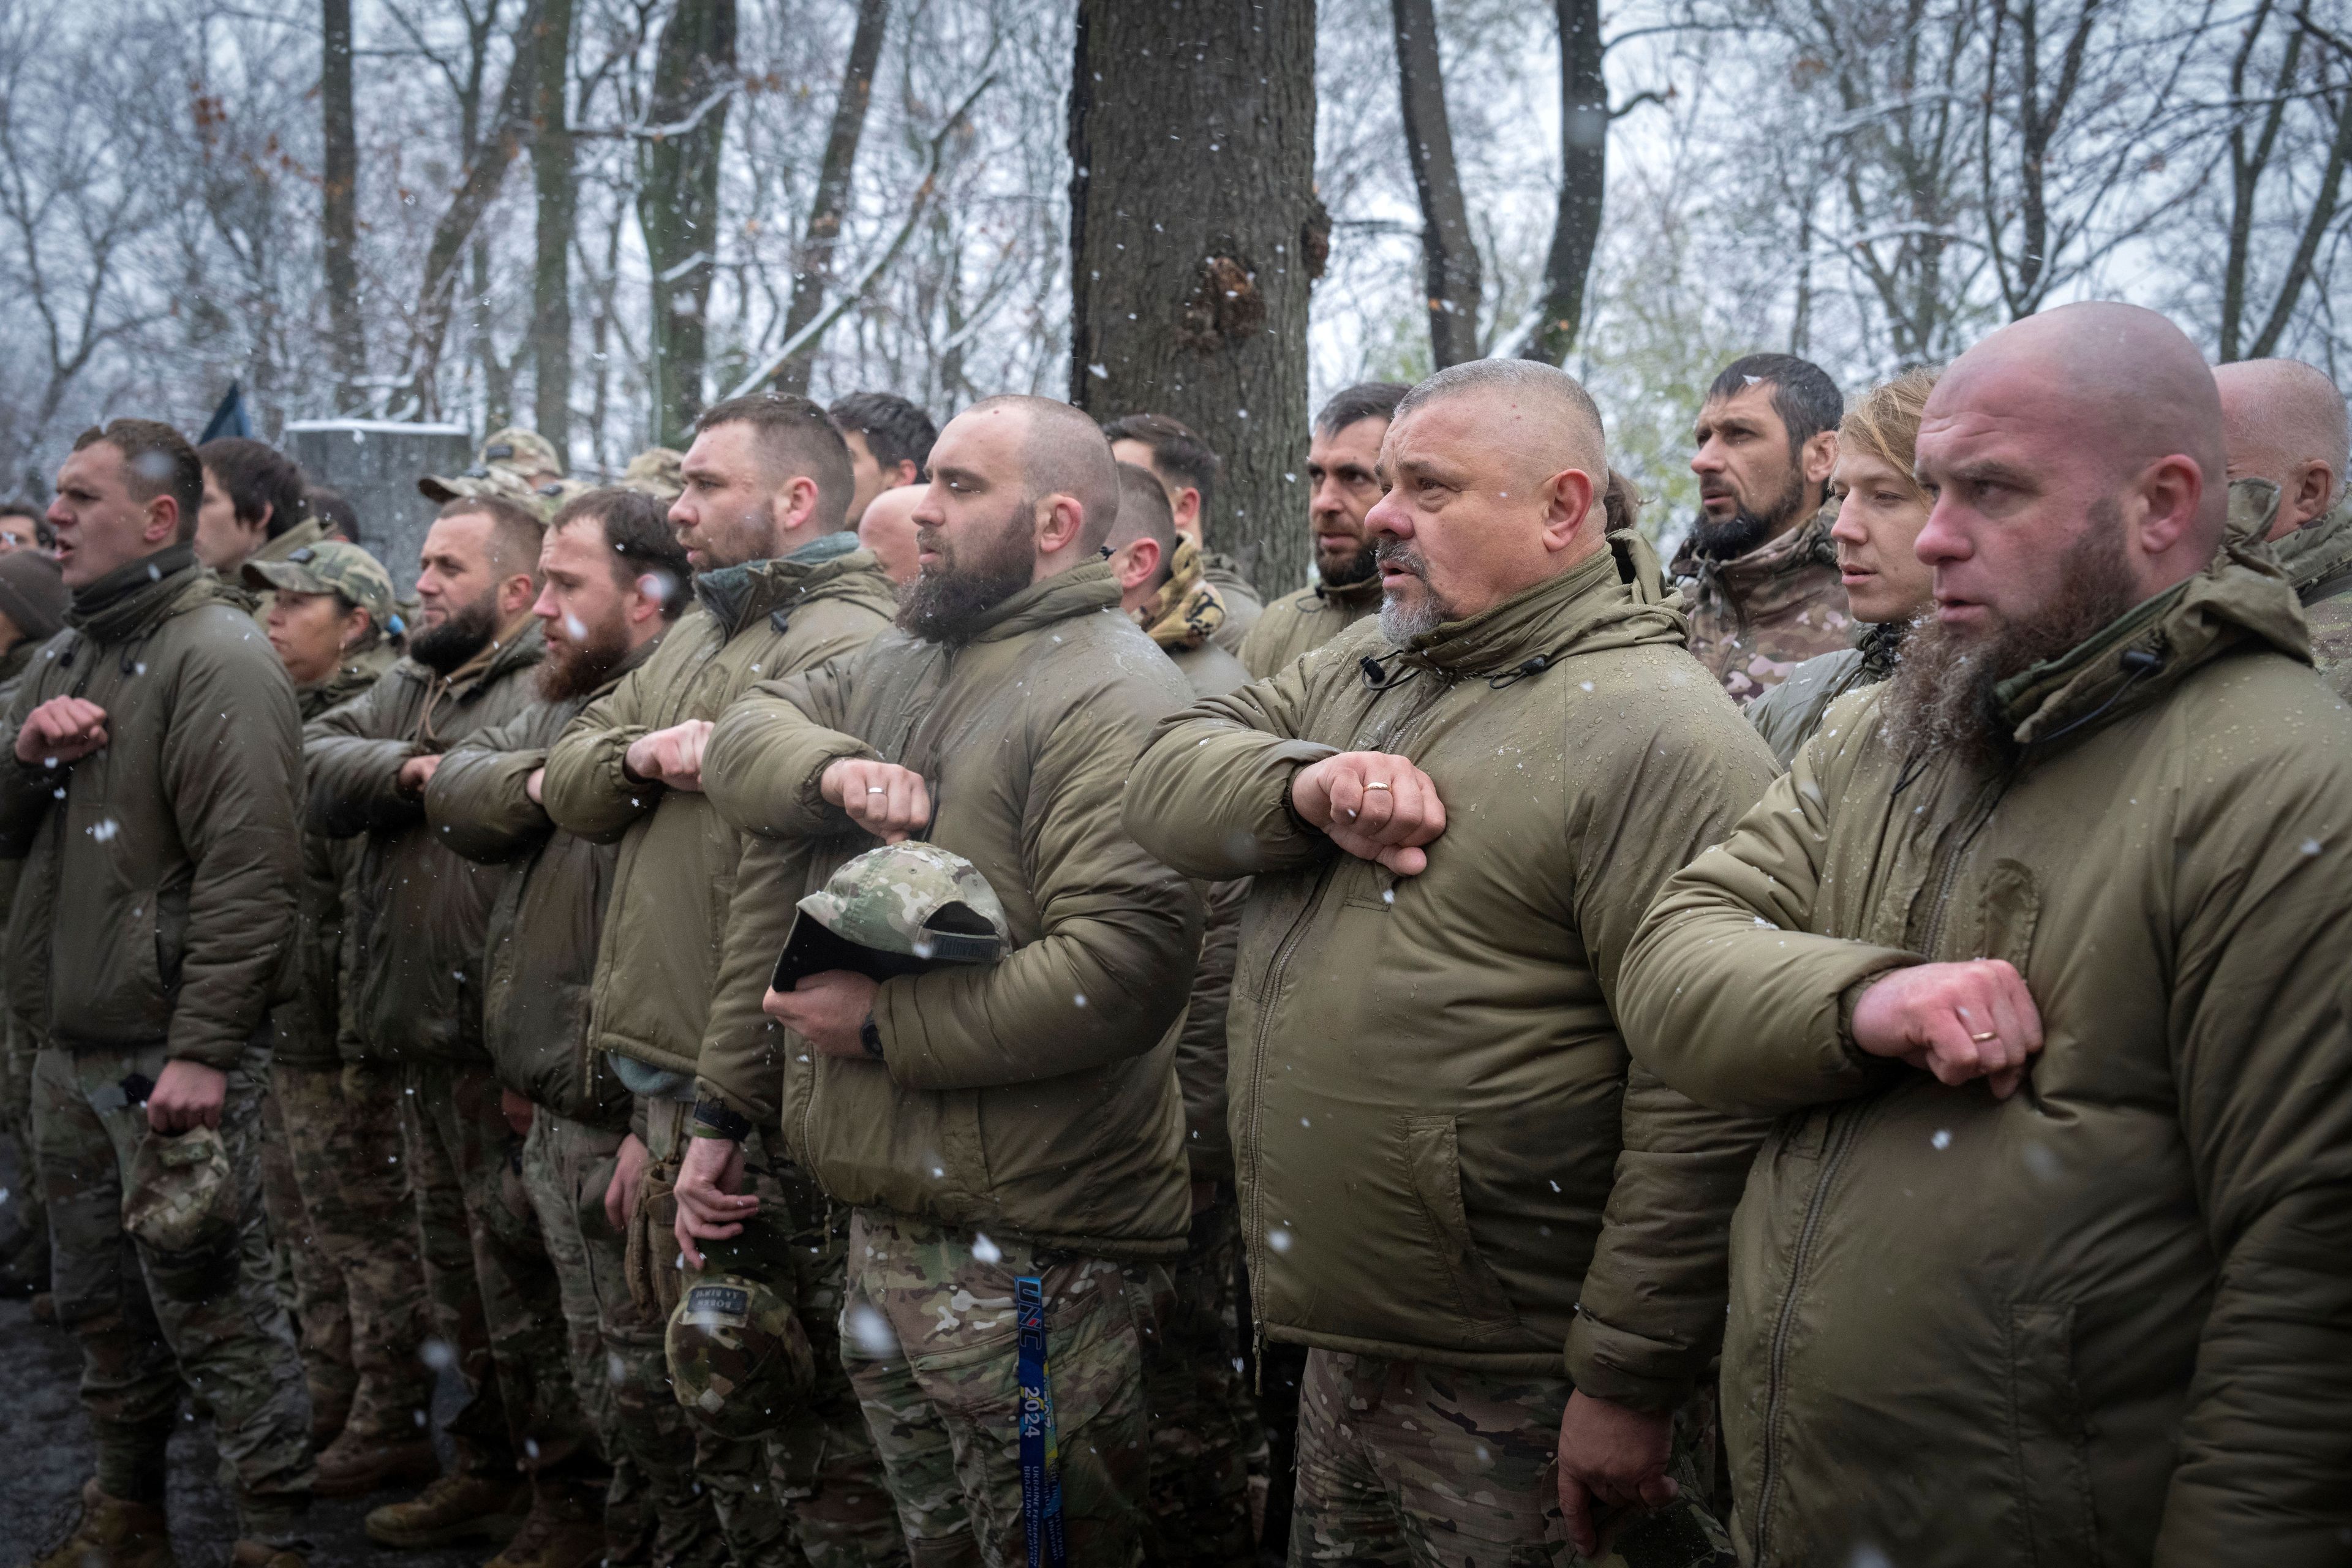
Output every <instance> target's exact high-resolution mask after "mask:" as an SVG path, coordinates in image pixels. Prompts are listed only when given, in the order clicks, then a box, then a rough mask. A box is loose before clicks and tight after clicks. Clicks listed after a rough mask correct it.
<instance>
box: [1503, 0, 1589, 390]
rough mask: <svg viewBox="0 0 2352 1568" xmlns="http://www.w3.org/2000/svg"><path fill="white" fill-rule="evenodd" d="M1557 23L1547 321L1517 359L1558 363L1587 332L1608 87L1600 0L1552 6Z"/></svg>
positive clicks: (1557, 0)
mask: <svg viewBox="0 0 2352 1568" xmlns="http://www.w3.org/2000/svg"><path fill="white" fill-rule="evenodd" d="M1552 9H1553V11H1554V12H1555V13H1557V15H1558V16H1559V213H1558V215H1557V216H1555V217H1554V218H1553V219H1552V226H1551V249H1550V251H1549V253H1548V254H1547V255H1546V256H1545V258H1544V284H1543V287H1544V293H1543V315H1542V316H1541V317H1540V318H1539V319H1538V325H1537V327H1536V330H1535V331H1532V332H1530V333H1528V339H1527V342H1525V343H1524V344H1523V345H1522V346H1521V347H1520V350H1519V353H1520V354H1521V355H1522V356H1523V357H1525V358H1528V359H1539V360H1541V361H1543V362H1544V363H1546V364H1559V363H1562V362H1564V361H1565V360H1566V359H1567V358H1568V356H1569V353H1570V351H1572V350H1573V349H1574V348H1575V347H1576V336H1577V333H1578V332H1580V331H1582V330H1583V326H1584V283H1585V279H1587V278H1588V277H1590V276H1591V272H1592V253H1593V251H1594V250H1595V249H1596V248H1598V247H1599V246H1600V244H1601V200H1602V198H1603V197H1604V196H1605V195H1607V194H1608V189H1609V84H1608V82H1607V81H1606V80H1605V79H1603V78H1602V76H1601V0H1553V5H1552Z"/></svg>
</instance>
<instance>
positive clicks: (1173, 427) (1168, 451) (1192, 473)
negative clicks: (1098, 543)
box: [1103, 414, 1224, 517]
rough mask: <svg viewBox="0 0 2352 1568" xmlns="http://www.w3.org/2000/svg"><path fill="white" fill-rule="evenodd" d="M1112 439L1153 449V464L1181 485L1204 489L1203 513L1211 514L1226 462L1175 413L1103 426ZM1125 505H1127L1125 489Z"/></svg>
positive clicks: (1132, 417) (1131, 417)
mask: <svg viewBox="0 0 2352 1568" xmlns="http://www.w3.org/2000/svg"><path fill="white" fill-rule="evenodd" d="M1103 436H1104V438H1105V439H1107V440H1111V441H1140V442H1141V443H1143V445H1145V446H1146V447H1150V448H1151V466H1152V467H1153V468H1157V469H1158V470H1160V473H1161V474H1163V475H1165V476H1166V477H1167V478H1169V479H1174V480H1175V481H1176V482H1177V483H1178V484H1181V485H1190V486H1191V487H1192V489H1196V490H1198V491H1200V492H1201V514H1202V516H1203V517H1206V516H1207V515H1208V511H1209V498H1210V497H1211V496H1213V495H1215V494H1216V493H1217V475H1218V473H1219V472H1220V471H1222V470H1223V468H1224V465H1223V463H1221V462H1219V461H1218V460H1217V454H1216V453H1215V452H1213V451H1212V450H1210V448H1209V444H1208V443H1207V442H1206V441H1203V440H1202V439H1201V437H1198V436H1197V435H1195V434H1193V432H1192V426H1189V425H1186V424H1185V423H1184V422H1183V421H1182V420H1181V419H1178V418H1176V417H1175V416H1172V415H1167V414H1129V415H1128V416H1125V417H1123V418H1119V419H1113V420H1111V421H1110V422H1109V423H1108V424H1106V425H1105V426H1103ZM1120 493H1121V497H1122V499H1121V500H1120V501H1119V504H1120V505H1121V506H1125V505H1126V504H1127V502H1126V500H1125V499H1124V496H1125V492H1124V491H1123V490H1122V491H1121V492H1120Z"/></svg>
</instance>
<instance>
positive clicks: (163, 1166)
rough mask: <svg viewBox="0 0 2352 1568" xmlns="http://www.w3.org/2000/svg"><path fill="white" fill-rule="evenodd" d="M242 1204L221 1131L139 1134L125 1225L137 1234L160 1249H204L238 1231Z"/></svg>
mask: <svg viewBox="0 0 2352 1568" xmlns="http://www.w3.org/2000/svg"><path fill="white" fill-rule="evenodd" d="M237 1209H238V1203H237V1187H236V1171H235V1170H234V1169H233V1168H232V1167H231V1166H230V1164H229V1160H228V1146H227V1145H226V1143H223V1142H221V1135H220V1134H219V1133H218V1132H217V1131H215V1130H213V1129H212V1128H209V1127H197V1128H194V1129H191V1130H190V1131H186V1132H183V1133H181V1134H179V1135H178V1136H177V1137H169V1138H167V1137H165V1136H164V1135H163V1134H162V1133H160V1132H149V1133H148V1134H147V1135H146V1136H144V1137H142V1139H140V1140H139V1152H137V1153H136V1154H134V1155H132V1156H131V1181H130V1185H129V1187H128V1189H127V1190H126V1191H125V1192H124V1194H123V1198H122V1227H123V1228H124V1229H125V1230H127V1231H129V1232H130V1233H131V1235H132V1236H135V1237H138V1238H139V1239H140V1240H141V1241H143V1242H145V1243H146V1244H147V1245H148V1246H149V1247H153V1248H154V1249H155V1250H156V1251H158V1252H166V1253H190V1252H196V1251H200V1250H204V1249H205V1248H208V1247H216V1246H218V1245H219V1244H220V1243H221V1242H222V1241H223V1240H225V1239H226V1238H227V1237H230V1236H232V1235H234V1234H235V1233H236V1222H237V1217H238V1215H237Z"/></svg>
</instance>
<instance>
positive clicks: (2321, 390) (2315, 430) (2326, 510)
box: [2213, 359, 2352, 698]
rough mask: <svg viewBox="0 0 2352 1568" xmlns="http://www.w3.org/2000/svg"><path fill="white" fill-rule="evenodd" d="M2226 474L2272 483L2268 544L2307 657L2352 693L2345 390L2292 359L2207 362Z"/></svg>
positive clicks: (2350, 440) (2349, 443)
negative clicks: (2306, 626)
mask: <svg viewBox="0 0 2352 1568" xmlns="http://www.w3.org/2000/svg"><path fill="white" fill-rule="evenodd" d="M2213 384H2214V385H2215V386H2216V387H2218V388H2219V389H2220V390H2221V438H2222V441H2223V443H2224V444H2225V445H2226V446H2227V447H2228V448H2229V455H2230V478H2231V480H2233V481H2234V480H2237V479H2266V480H2268V481H2269V482H2270V483H2272V484H2273V485H2275V486H2277V487H2278V503H2277V510H2274V511H2273V513H2272V514H2271V526H2270V531H2269V532H2268V534H2267V535H2266V537H2267V538H2268V539H2269V541H2270V546H2271V552H2272V553H2273V554H2274V555H2276V556H2277V557H2278V562H2279V564H2280V566H2282V567H2283V568H2284V569H2285V572H2286V574H2287V580H2288V581H2289V582H2291V583H2293V584H2294V591H2295V595H2296V596H2297V597H2298V598H2300V599H2301V600H2302V601H2303V618H2304V619H2305V621H2307V622H2309V623H2310V626H2311V654H2312V661H2313V662H2314V663H2315V664H2316V665H2318V667H2319V668H2320V671H2321V673H2323V674H2325V675H2326V677H2327V678H2328V679H2329V681H2330V682H2331V683H2332V684H2333V685H2334V686H2335V688H2336V691H2337V692H2338V693H2339V694H2341V695H2343V696H2345V697H2347V698H2352V489H2347V486H2346V483H2345V475H2346V469H2347V447H2352V431H2347V422H2346V417H2345V408H2344V395H2343V394H2342V393H2340V392H2338V391H2336V384H2335V383H2334V382H2332V381H2330V380H2328V379H2327V377H2326V374H2323V373H2322V372H2320V371H2319V370H2318V369H2317V368H2315V366H2312V365H2307V364H2305V363H2303V362H2302V361H2300V360H2291V359H2258V360H2242V361H2240V362H2238V363H2233V364H2224V365H2216V366H2214V368H2213Z"/></svg>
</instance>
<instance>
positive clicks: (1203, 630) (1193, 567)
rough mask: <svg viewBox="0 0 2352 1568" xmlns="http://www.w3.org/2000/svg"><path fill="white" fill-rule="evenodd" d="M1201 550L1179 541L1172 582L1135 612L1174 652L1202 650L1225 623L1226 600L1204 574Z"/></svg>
mask: <svg viewBox="0 0 2352 1568" xmlns="http://www.w3.org/2000/svg"><path fill="white" fill-rule="evenodd" d="M1202 570H1203V566H1202V560H1201V547H1200V546H1199V545H1197V544H1195V543H1193V542H1192V541H1191V540H1189V539H1181V538H1180V539H1178V540H1177V542H1176V555H1175V559H1174V561H1173V562H1172V563H1171V564H1170V567H1169V572H1168V581H1166V582H1165V583H1162V584H1160V592H1159V593H1158V595H1155V596H1154V597H1153V598H1152V601H1151V603H1150V604H1148V605H1144V606H1142V607H1141V608H1140V609H1138V610H1136V611H1135V612H1134V615H1135V624H1136V625H1137V626H1141V627H1142V628H1143V629H1144V630H1145V631H1147V632H1149V633H1150V634H1151V640H1152V641H1153V642H1156V643H1158V644H1159V645H1160V647H1164V648H1167V649H1168V650H1169V651H1171V652H1175V651H1177V650H1179V649H1181V648H1191V647H1200V646H1201V645H1202V643H1204V642H1207V641H1208V640H1209V638H1210V637H1212V636H1213V635H1214V633H1215V632H1216V629H1217V628H1218V627H1219V626H1223V625H1224V624H1225V598H1224V595H1222V594H1220V593H1218V592H1217V590H1216V587H1215V585H1214V584H1211V583H1210V582H1209V580H1208V579H1207V578H1206V577H1204V576H1202Z"/></svg>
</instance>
